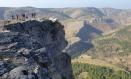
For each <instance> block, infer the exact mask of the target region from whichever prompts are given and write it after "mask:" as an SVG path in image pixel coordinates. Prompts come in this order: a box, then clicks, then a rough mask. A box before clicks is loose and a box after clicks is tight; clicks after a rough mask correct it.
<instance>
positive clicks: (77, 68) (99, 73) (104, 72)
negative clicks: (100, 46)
mask: <svg viewBox="0 0 131 79" xmlns="http://www.w3.org/2000/svg"><path fill="white" fill-rule="evenodd" d="M72 68H73V73H74V76H75V79H131V73H130V72H126V71H123V70H119V71H115V70H113V69H112V68H108V67H102V66H96V65H90V64H82V63H73V64H72ZM84 72H86V73H85V74H84V75H82V76H80V75H81V74H82V73H84Z"/></svg>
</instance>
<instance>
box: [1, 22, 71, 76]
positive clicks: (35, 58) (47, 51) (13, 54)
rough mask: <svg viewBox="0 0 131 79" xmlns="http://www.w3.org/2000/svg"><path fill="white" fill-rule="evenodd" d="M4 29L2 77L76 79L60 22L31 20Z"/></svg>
mask: <svg viewBox="0 0 131 79" xmlns="http://www.w3.org/2000/svg"><path fill="white" fill-rule="evenodd" d="M1 30H2V31H1V32H0V59H1V62H0V76H1V77H0V78H2V79H73V76H72V68H71V58H70V56H69V55H68V54H66V53H63V52H62V50H63V49H64V48H65V47H66V46H67V41H66V40H65V32H64V26H63V25H61V23H59V22H58V21H56V22H52V21H50V20H44V21H36V20H32V21H26V22H17V23H14V24H9V25H6V26H4V27H3V28H2V27H1ZM1 63H2V64H1ZM4 63H5V64H6V66H3V65H4ZM1 65H2V66H1ZM1 69H4V70H1Z"/></svg>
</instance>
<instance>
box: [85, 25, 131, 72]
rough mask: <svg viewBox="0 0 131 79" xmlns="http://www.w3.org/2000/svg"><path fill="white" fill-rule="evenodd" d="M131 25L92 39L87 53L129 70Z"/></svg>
mask: <svg viewBox="0 0 131 79" xmlns="http://www.w3.org/2000/svg"><path fill="white" fill-rule="evenodd" d="M130 34H131V26H128V27H126V28H122V29H120V30H118V31H116V32H113V33H111V34H107V35H104V36H100V37H98V38H96V39H94V40H93V41H92V43H93V45H94V47H93V48H91V49H90V50H88V51H87V53H88V54H89V55H91V56H93V57H94V58H99V59H102V60H105V61H107V62H110V63H113V64H116V65H118V66H120V67H123V68H126V69H127V70H130V66H131V62H130V59H131V36H130Z"/></svg>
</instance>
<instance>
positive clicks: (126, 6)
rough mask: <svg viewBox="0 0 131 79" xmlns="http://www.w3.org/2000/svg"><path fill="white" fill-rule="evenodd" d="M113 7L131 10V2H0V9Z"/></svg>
mask: <svg viewBox="0 0 131 79" xmlns="http://www.w3.org/2000/svg"><path fill="white" fill-rule="evenodd" d="M24 6H32V7H43V8H56V7H57V8H58V7H59V8H63V7H112V8H124V9H131V0H0V7H24Z"/></svg>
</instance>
